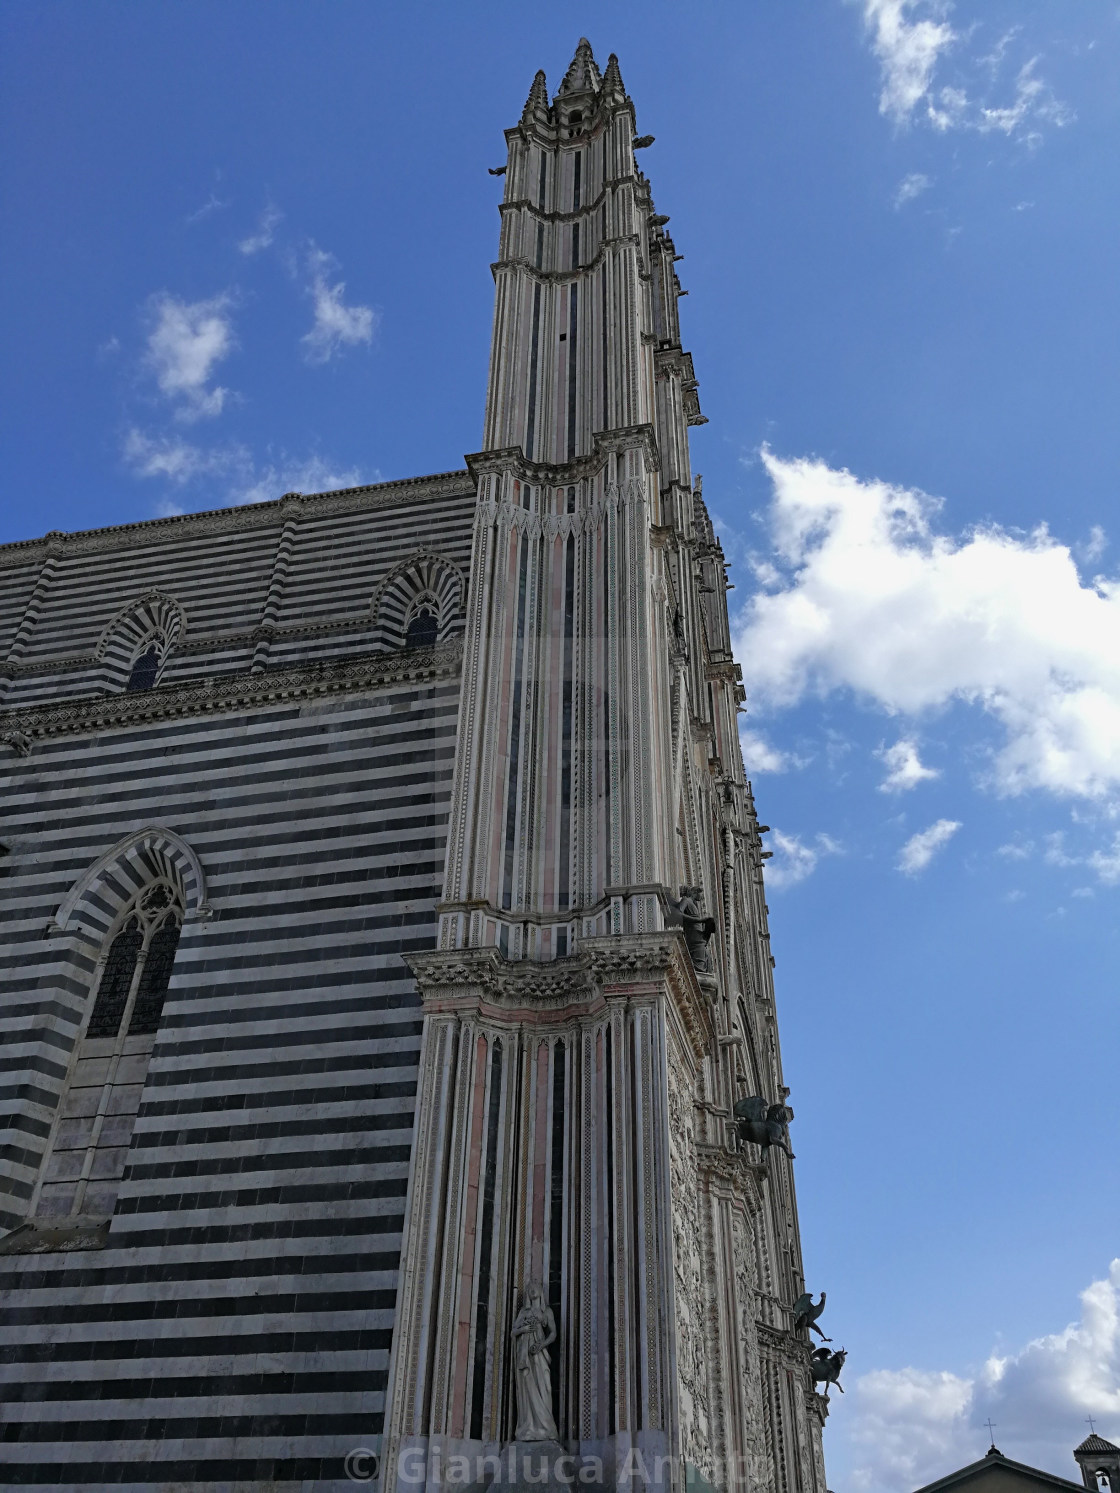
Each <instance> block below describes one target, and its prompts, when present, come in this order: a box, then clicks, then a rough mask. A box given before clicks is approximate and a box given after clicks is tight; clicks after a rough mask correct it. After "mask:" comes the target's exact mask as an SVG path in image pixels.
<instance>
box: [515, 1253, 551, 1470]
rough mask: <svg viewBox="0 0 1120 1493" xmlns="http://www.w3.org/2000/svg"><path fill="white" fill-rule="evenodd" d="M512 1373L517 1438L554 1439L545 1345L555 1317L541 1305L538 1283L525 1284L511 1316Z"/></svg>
mask: <svg viewBox="0 0 1120 1493" xmlns="http://www.w3.org/2000/svg"><path fill="white" fill-rule="evenodd" d="M511 1330H512V1334H513V1375H514V1385H515V1388H516V1390H517V1430H516V1432H515V1433H514V1436H515V1440H517V1441H555V1440H556V1435H557V1432H556V1421H555V1420H554V1419H553V1415H552V1369H551V1363H552V1360H551V1358H550V1356H549V1352H548V1345H549V1343H552V1342H555V1340H556V1318H555V1317H554V1316H553V1315H552V1309H551V1308H550V1307H549V1306H547V1305H546V1304H545V1299H544V1292H543V1290H542V1289H541V1287H540V1284H539V1282H537V1281H535V1280H531V1281H530V1282H529V1283H528V1285H527V1286H526V1287H525V1290H524V1293H523V1295H522V1300H521V1310H520V1311H519V1312H518V1314H517V1316H516V1317H515V1318H514V1323H513V1328H512V1329H511Z"/></svg>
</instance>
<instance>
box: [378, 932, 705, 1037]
mask: <svg viewBox="0 0 1120 1493" xmlns="http://www.w3.org/2000/svg"><path fill="white" fill-rule="evenodd" d="M405 961H406V963H407V964H408V966H409V968H410V969H411V970H412V972H413V974H414V975H415V977H416V983H417V986H418V987H419V990H420V996H421V999H422V1001H423V1003H424V1010H425V1012H427V1013H430V1014H437V1013H447V1012H452V1011H458V1012H459V1013H460V1014H466V1013H467V1012H477V1013H478V1014H480V1015H482V1016H484V1017H485V1018H486V1019H488V1020H494V1021H497V1022H499V1023H502V1022H506V1023H508V1022H515V1023H519V1024H520V1023H524V1022H526V1021H532V1022H535V1021H539V1020H542V1019H543V1020H547V1021H559V1020H565V1019H569V1018H573V1017H586V1016H588V1015H590V1014H595V1013H598V1012H601V1011H605V1010H606V1008H607V1005H608V1004H609V1003H610V1002H611V1001H612V1000H614V999H617V998H618V997H620V996H627V995H638V994H641V995H647V994H652V993H653V992H654V991H656V990H657V989H658V988H663V987H664V986H665V985H666V984H667V985H668V987H669V992H670V994H671V995H672V997H673V1006H674V1009H675V1010H676V1012H677V1014H678V1016H679V1018H680V1021H681V1024H682V1026H683V1028H684V1031H685V1033H686V1034H687V1039H688V1041H689V1044H690V1045H691V1047H692V1049H693V1053H694V1055H695V1057H696V1058H697V1060H699V1058H700V1057H702V1056H703V1055H704V1053H706V1052H707V1051H708V1049H709V1047H710V1045H711V1043H712V1041H713V1040H714V1032H713V1029H712V1025H711V1017H710V1015H709V1013H708V1006H707V1002H706V1001H705V1000H704V997H703V995H702V994H701V992H700V990H699V987H698V986H697V985H696V977H695V973H694V972H693V970H692V964H691V961H690V960H689V958H688V954H687V952H686V950H685V947H684V939H683V938H682V937H681V935H680V934H679V933H677V932H675V931H673V932H663V933H623V934H612V935H608V936H606V937H602V938H586V939H583V940H582V941H581V943H580V945H579V948H578V950H577V952H576V953H575V954H573V955H572V956H571V957H569V958H567V959H554V960H549V961H547V962H545V961H542V962H537V961H534V960H528V959H524V960H507V959H505V958H503V956H502V955H501V953H500V952H499V951H498V950H497V949H496V948H493V947H487V948H474V949H450V950H435V951H432V952H429V953H423V954H408V955H405ZM637 987H645V988H644V989H640V988H637Z"/></svg>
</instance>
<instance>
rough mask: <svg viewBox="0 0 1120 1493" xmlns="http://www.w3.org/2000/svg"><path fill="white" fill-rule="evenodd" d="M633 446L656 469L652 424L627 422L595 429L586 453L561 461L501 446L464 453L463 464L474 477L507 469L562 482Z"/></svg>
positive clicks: (522, 475) (589, 472) (528, 478)
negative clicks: (532, 456) (534, 458)
mask: <svg viewBox="0 0 1120 1493" xmlns="http://www.w3.org/2000/svg"><path fill="white" fill-rule="evenodd" d="M633 450H641V451H642V452H644V454H645V458H646V470H647V471H649V472H656V471H660V469H661V454H660V452H659V451H658V448H657V436H656V435H655V433H654V429H653V426H652V425H627V426H623V427H620V428H619V429H618V430H597V431H595V432H594V434H593V435H592V437H591V452H590V454H589V455H587V456H580V457H577V459H576V460H575V461H571V462H567V463H565V464H563V465H558V464H555V463H551V462H541V461H531V460H530V459H529V457H527V456H526V455H525V452H524V450H523V449H522V448H521V447H520V446H502V447H498V448H497V449H495V450H492V451H476V452H475V453H474V454H473V455H470V456H468V457H467V467H468V469H469V470H470V474H471V476H472V477H474V478H475V480H476V481H477V479H478V478H479V477H484V476H487V475H489V474H491V473H495V472H511V473H512V474H513V475H514V476H516V477H518V478H521V479H522V480H525V481H529V482H539V483H544V484H551V485H553V486H563V485H564V484H566V483H572V482H580V481H582V480H583V479H585V478H588V477H594V476H597V475H598V473H599V472H601V471H602V469H603V467H604V466H605V465H606V461H607V457H608V456H610V455H611V454H612V453H613V454H617V453H618V452H621V451H633Z"/></svg>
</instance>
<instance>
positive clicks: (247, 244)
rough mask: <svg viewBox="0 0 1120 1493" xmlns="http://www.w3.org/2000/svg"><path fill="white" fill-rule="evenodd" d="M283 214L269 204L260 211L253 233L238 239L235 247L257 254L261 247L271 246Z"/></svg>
mask: <svg viewBox="0 0 1120 1493" xmlns="http://www.w3.org/2000/svg"><path fill="white" fill-rule="evenodd" d="M283 217H284V214H283V213H282V212H280V211H279V209H277V208H275V207H272V206H269V207H266V208H265V210H264V212H263V213H261V216H260V221H259V222H258V224H257V229H256V232H255V233H250V234H249V236H248V237H247V238H243V239H241V240H240V241H239V243H238V245H237V247H238V249H239V250H240V251H241V253H242V254H259V253H260V252H261V250H262V249H268V248H271V247H272V243H273V240H274V239H275V237H276V230H277V228H278V227H279V226H280V223H281V222H282V220H283Z"/></svg>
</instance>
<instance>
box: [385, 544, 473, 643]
mask: <svg viewBox="0 0 1120 1493" xmlns="http://www.w3.org/2000/svg"><path fill="white" fill-rule="evenodd" d="M465 589H466V588H465V583H464V579H463V574H462V571H461V570H460V569H459V567H458V566H457V565H455V564H454V563H453V562H452V561H450V560H447V559H445V558H444V557H443V556H442V555H436V554H432V553H430V552H428V551H418V552H417V553H416V554H413V555H410V556H409V557H408V559H406V560H402V561H401V563H400V564H399V565H396V566H395V567H394V568H393V569H392V570H391V571H390V572H389V574H388V575H387V576H386V577H385V579H384V580H383V581H382V582H381V585H380V586H379V587H378V588H377V591H376V593H375V594H374V597H373V601H372V612H373V615H374V617H375V619H376V621H377V626H378V631H379V634H380V641H381V646H382V647H385V648H433V647H435V645H436V644H437V643H442V642H444V641H445V640H446V639H447V638H449V637H451V636H452V635H453V634H455V633H457V632H461V631H462V627H463V600H464V594H465Z"/></svg>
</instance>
